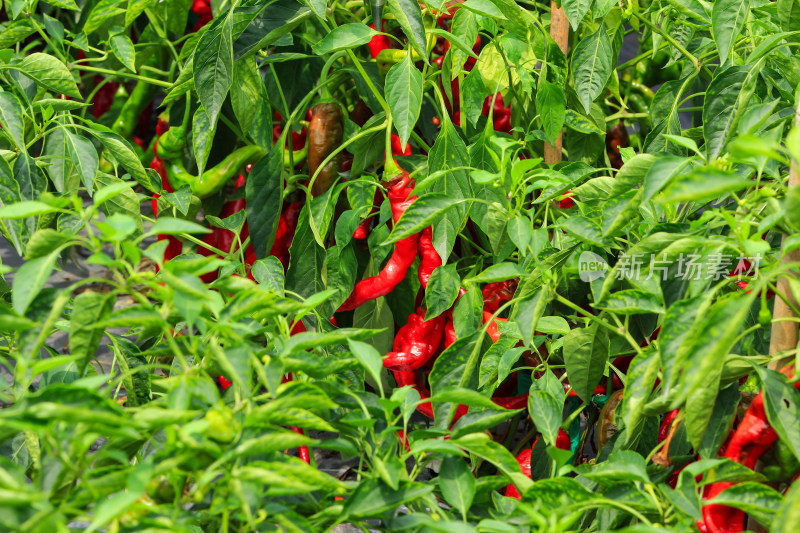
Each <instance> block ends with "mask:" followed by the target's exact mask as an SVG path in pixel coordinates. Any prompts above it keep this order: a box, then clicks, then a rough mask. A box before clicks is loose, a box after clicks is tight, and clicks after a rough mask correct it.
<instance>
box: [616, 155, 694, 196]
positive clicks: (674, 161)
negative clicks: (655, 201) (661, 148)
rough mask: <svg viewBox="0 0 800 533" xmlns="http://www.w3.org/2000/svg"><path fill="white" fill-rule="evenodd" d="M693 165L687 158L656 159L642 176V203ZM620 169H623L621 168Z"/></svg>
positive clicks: (691, 160)
mask: <svg viewBox="0 0 800 533" xmlns="http://www.w3.org/2000/svg"><path fill="white" fill-rule="evenodd" d="M695 164H696V162H695V160H694V159H692V158H689V157H676V156H664V157H658V158H656V160H655V161H653V162H652V164H651V165H650V168H649V169H648V170H647V174H645V176H644V198H643V199H642V203H645V202H647V201H649V200H650V199H651V198H652V197H653V196H655V195H656V194H657V193H658V192H659V191H661V190H662V189H663V188H664V187H666V186H667V185H668V184H670V183H671V182H672V180H674V179H675V177H676V176H678V175H680V174H682V173H684V172H687V171H688V170H690V169H691V168H692V167H693V166H694V165H695ZM622 168H625V167H624V166H623V167H622Z"/></svg>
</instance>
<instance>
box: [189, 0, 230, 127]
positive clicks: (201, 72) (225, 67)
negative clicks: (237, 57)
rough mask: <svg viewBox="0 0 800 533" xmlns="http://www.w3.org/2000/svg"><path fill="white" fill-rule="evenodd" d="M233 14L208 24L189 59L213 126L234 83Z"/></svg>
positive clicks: (197, 89) (199, 96) (198, 90)
mask: <svg viewBox="0 0 800 533" xmlns="http://www.w3.org/2000/svg"><path fill="white" fill-rule="evenodd" d="M231 13H232V11H229V12H228V14H226V15H225V16H224V17H222V18H219V19H217V20H215V21H214V22H212V23H211V27H210V28H209V29H208V31H206V32H205V33H204V34H203V36H202V37H201V38H200V42H198V43H197V48H196V49H195V52H194V56H193V58H192V69H193V71H194V88H195V90H196V91H197V97H198V98H199V99H200V103H201V104H202V106H203V108H204V109H205V110H206V113H207V114H208V119H209V121H210V122H211V123H212V124H216V123H217V115H218V114H219V111H220V109H221V108H222V102H224V101H225V96H226V95H227V94H228V89H230V87H231V83H233V36H232V31H233V18H232V17H231Z"/></svg>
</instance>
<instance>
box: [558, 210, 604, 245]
mask: <svg viewBox="0 0 800 533" xmlns="http://www.w3.org/2000/svg"><path fill="white" fill-rule="evenodd" d="M561 228H563V229H564V231H566V232H567V233H570V234H572V235H575V236H576V237H577V238H579V239H580V240H582V241H584V242H587V243H589V244H593V245H595V246H605V244H604V242H605V241H604V239H603V232H602V230H601V229H600V225H599V224H598V223H597V222H596V221H594V220H589V219H588V218H586V217H582V216H580V215H573V216H570V217H567V218H566V219H564V222H563V223H562V224H561Z"/></svg>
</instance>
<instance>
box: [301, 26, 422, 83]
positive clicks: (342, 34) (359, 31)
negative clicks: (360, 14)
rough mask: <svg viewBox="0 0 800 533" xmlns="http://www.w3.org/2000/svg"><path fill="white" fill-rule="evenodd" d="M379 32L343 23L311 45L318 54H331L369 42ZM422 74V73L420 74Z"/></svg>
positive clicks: (366, 27)
mask: <svg viewBox="0 0 800 533" xmlns="http://www.w3.org/2000/svg"><path fill="white" fill-rule="evenodd" d="M377 34H378V32H377V31H375V30H373V29H372V28H370V27H369V26H367V25H366V24H361V23H357V22H351V23H348V24H342V25H341V26H339V27H338V28H334V30H333V31H331V32H330V33H329V34H327V35H326V36H325V37H323V38H322V40H321V41H320V42H318V43H317V44H315V45H314V46H312V47H311V51H312V52H314V53H315V54H317V55H320V56H321V55H325V54H330V53H332V52H338V51H339V50H347V49H349V48H356V47H359V46H362V45H365V44H367V43H368V42H369V41H370V39H372V37H373V36H375V35H377ZM420 76H421V74H420Z"/></svg>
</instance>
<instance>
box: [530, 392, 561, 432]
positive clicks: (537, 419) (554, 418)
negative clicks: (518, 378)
mask: <svg viewBox="0 0 800 533" xmlns="http://www.w3.org/2000/svg"><path fill="white" fill-rule="evenodd" d="M563 410H564V406H563V405H562V404H559V402H558V399H557V398H556V397H555V396H553V395H552V394H550V393H549V392H547V391H545V390H536V389H534V388H533V387H531V390H530V392H529V393H528V413H530V415H531V420H533V423H534V424H535V425H536V430H537V431H539V432H540V433H541V434H542V437H544V440H545V442H546V443H547V444H549V445H551V446H553V445H555V443H556V437H558V428H559V427H560V426H561V420H562V416H561V413H562V412H563Z"/></svg>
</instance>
